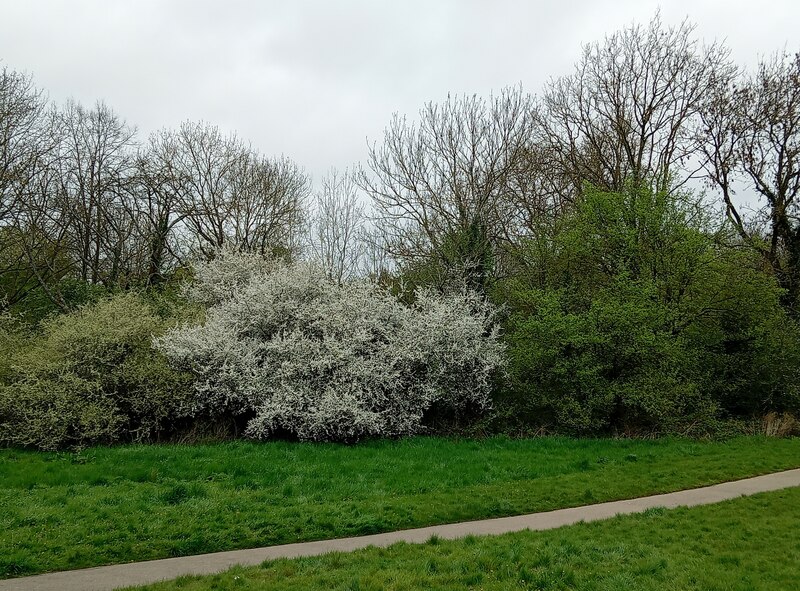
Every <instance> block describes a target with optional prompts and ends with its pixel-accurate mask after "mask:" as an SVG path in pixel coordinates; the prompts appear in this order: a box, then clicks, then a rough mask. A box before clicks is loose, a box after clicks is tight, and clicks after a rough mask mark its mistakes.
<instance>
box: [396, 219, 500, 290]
mask: <svg viewBox="0 0 800 591" xmlns="http://www.w3.org/2000/svg"><path fill="white" fill-rule="evenodd" d="M494 273H495V253H494V246H493V244H492V241H491V240H490V237H489V233H488V228H487V227H486V224H485V223H484V222H482V221H481V220H479V219H475V220H472V221H471V222H470V223H469V224H467V225H466V226H465V227H464V228H461V229H458V230H453V231H450V232H448V233H446V234H445V235H444V236H443V238H442V241H441V244H439V245H437V246H436V247H435V248H431V249H430V252H428V253H427V255H426V256H422V257H420V258H418V259H415V260H413V261H410V262H406V263H405V264H404V265H403V266H402V267H401V278H400V281H401V283H402V287H403V288H404V289H402V292H403V296H404V298H405V299H406V300H407V301H413V293H414V291H415V290H416V289H417V288H419V287H435V288H437V289H439V290H442V291H460V290H463V289H465V288H466V289H469V290H472V291H475V292H477V293H484V292H485V291H486V290H487V289H488V288H489V287H490V285H491V282H492V278H493V276H494Z"/></svg>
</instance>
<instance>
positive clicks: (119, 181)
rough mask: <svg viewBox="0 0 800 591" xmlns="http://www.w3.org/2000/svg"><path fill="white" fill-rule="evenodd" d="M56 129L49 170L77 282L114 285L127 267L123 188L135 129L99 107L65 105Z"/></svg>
mask: <svg viewBox="0 0 800 591" xmlns="http://www.w3.org/2000/svg"><path fill="white" fill-rule="evenodd" d="M57 124H58V129H57V133H59V135H60V139H61V141H60V143H59V147H58V152H59V153H58V158H57V160H56V162H55V166H57V167H58V170H59V178H60V188H59V193H60V194H61V198H62V200H63V207H64V208H65V210H66V211H68V212H69V214H70V218H69V226H70V228H69V229H70V233H71V235H72V240H73V256H74V257H75V262H76V264H77V265H78V269H79V270H78V278H79V279H81V280H82V281H88V282H90V283H104V284H114V283H116V282H117V280H118V279H119V278H120V275H121V274H122V272H123V268H124V267H126V265H127V262H128V260H127V259H128V257H129V255H130V253H129V252H128V251H127V249H128V247H129V246H130V244H129V243H128V238H129V237H130V236H131V235H132V233H133V227H134V224H135V220H134V218H133V213H132V212H133V208H132V204H131V195H130V187H129V182H130V176H131V173H132V166H133V156H132V155H133V149H134V147H135V144H134V133H135V130H134V129H133V128H131V127H129V126H128V125H127V124H126V123H125V122H124V121H122V120H121V119H120V118H119V117H118V116H117V115H116V113H114V112H113V111H112V110H111V109H110V108H109V107H108V106H107V105H105V104H104V103H98V104H97V105H96V106H95V108H94V109H86V108H84V107H83V106H81V105H80V104H78V103H76V102H74V101H70V102H68V103H67V104H66V105H65V107H64V108H63V109H62V110H61V111H60V112H59V113H58V118H57Z"/></svg>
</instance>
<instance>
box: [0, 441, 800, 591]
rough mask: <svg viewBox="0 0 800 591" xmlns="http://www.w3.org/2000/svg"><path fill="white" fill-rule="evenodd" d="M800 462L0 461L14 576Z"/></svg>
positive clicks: (608, 444)
mask: <svg viewBox="0 0 800 591" xmlns="http://www.w3.org/2000/svg"><path fill="white" fill-rule="evenodd" d="M798 466H800V439H765V438H739V439H734V440H730V441H726V442H708V443H701V442H691V441H684V440H666V439H665V440H657V441H631V440H608V439H606V440H574V439H566V438H541V439H531V440H510V439H505V438H493V439H488V440H483V441H470V440H453V439H436V438H417V439H410V440H404V441H396V442H393V441H379V442H370V443H365V444H362V445H357V446H349V447H348V446H341V445H312V444H291V443H277V442H276V443H266V444H254V443H246V442H236V443H226V444H220V445H209V446H175V445H170V446H167V445H165V446H128V447H116V448H94V449H90V450H87V451H85V452H83V453H81V454H47V453H36V452H22V451H16V450H2V451H0V576H2V577H12V576H20V575H27V574H34V573H39V572H45V571H53V570H65V569H72V568H81V567H87V566H96V565H101V564H111V563H119V562H128V561H134V560H148V559H154V558H164V557H169V556H180V555H187V554H197V553H202V552H213V551H220V550H231V549H237V548H247V547H256V546H262V545H272V544H280V543H286V542H293V541H302V540H313V539H324V538H333V537H341V536H349V535H359V534H367V533H376V532H380V531H389V530H393V529H401V528H407V527H417V526H423V525H432V524H436V523H446V522H454V521H462V520H468V519H479V518H485V517H496V516H501V515H512V514H519V513H528V512H535V511H544V510H549V509H555V508H559V507H568V506H575V505H582V504H588V503H595V502H600V501H607V500H612V499H620V498H628V497H635V496H642V495H647V494H653V493H657V492H667V491H672V490H678V489H682V488H691V487H695V486H702V485H706V484H711V483H714V482H720V481H724V480H732V479H736V478H742V477H745V476H750V475H754V474H761V473H765V472H771V471H776V470H781V469H786V468H794V467H798Z"/></svg>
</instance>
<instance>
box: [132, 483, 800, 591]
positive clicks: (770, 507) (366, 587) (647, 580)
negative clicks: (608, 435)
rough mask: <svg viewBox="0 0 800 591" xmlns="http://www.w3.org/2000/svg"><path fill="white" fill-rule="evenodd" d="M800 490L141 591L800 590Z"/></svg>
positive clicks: (289, 563) (369, 552)
mask: <svg viewBox="0 0 800 591" xmlns="http://www.w3.org/2000/svg"><path fill="white" fill-rule="evenodd" d="M798 527H800V489H788V490H785V491H779V492H773V493H764V494H759V495H755V496H753V497H746V498H740V499H736V500H734V501H727V502H724V503H719V504H716V505H708V506H705V507H696V508H693V509H685V508H684V509H674V510H670V511H666V510H664V509H651V510H649V511H647V512H646V513H643V514H639V515H628V516H625V517H617V518H614V519H611V520H608V521H601V522H594V523H588V524H578V525H574V526H570V527H566V528H562V529H558V530H551V531H546V532H521V533H515V534H506V535H503V536H497V537H481V538H475V537H468V538H464V539H462V540H456V541H442V540H435V539H434V540H431V541H430V542H429V543H428V544H427V545H423V546H414V545H409V544H402V543H401V544H395V545H393V546H391V547H389V548H368V549H366V550H360V551H357V552H353V553H350V554H328V555H325V556H320V557H314V558H301V559H293V560H277V561H273V562H267V563H265V564H264V565H263V566H262V567H256V568H235V569H232V570H229V571H227V572H225V573H222V574H220V575H213V576H208V577H181V578H180V579H177V580H175V581H170V582H165V583H159V584H156V585H152V586H148V587H141V588H139V589H140V591H144V590H145V589H147V590H149V591H177V590H182V591H211V590H221V589H240V590H242V591H256V590H267V589H281V590H282V591H301V590H315V591H316V590H317V589H331V590H332V591H338V590H341V591H354V590H359V591H377V590H384V589H385V590H392V591H402V590H410V589H429V590H438V591H449V590H462V589H483V590H486V591H490V590H500V589H502V590H507V589H537V590H566V589H569V590H573V591H618V590H620V589H625V590H627V591H662V590H663V589H670V590H671V591H681V590H687V591H688V590H692V591H700V590H703V591H766V590H776V591H787V590H789V589H797V584H798V581H800V536H798V535H797V530H798Z"/></svg>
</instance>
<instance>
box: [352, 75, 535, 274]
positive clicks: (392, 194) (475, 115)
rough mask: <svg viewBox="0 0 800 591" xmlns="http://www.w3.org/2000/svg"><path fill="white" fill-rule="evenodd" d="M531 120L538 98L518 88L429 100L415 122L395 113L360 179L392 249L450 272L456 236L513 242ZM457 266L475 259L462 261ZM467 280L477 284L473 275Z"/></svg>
mask: <svg viewBox="0 0 800 591" xmlns="http://www.w3.org/2000/svg"><path fill="white" fill-rule="evenodd" d="M531 125H532V101H531V99H530V97H529V96H527V95H525V94H524V93H523V92H522V90H521V89H520V88H513V89H507V90H504V91H503V92H501V94H500V95H499V96H493V97H490V98H489V99H488V100H484V99H481V98H478V97H477V96H462V97H448V99H447V100H446V101H445V102H444V103H442V104H436V103H428V104H427V105H425V107H424V108H423V109H422V110H421V112H420V120H419V122H418V123H416V124H415V123H410V122H408V121H407V120H406V119H405V118H401V117H399V116H397V115H395V116H394V118H393V119H392V122H391V124H390V126H389V127H388V128H387V129H386V130H385V132H384V139H383V144H382V145H380V146H377V145H375V144H374V145H373V146H372V147H371V149H370V152H369V172H366V171H364V172H363V173H362V176H361V184H362V186H363V188H364V189H365V190H366V192H367V193H368V194H369V195H370V197H371V198H372V202H373V204H374V206H375V209H376V215H377V217H378V219H379V223H380V225H381V226H382V230H383V231H384V233H385V234H386V236H387V243H386V246H387V248H388V249H389V251H390V253H391V254H392V255H393V256H394V257H395V258H397V259H398V260H399V261H402V262H406V263H410V262H419V261H420V260H421V261H422V262H423V263H431V262H432V263H434V264H437V265H442V266H444V267H446V268H448V271H447V272H446V273H445V275H447V276H450V275H452V273H450V271H452V269H451V268H450V266H451V263H452V261H451V260H448V258H447V256H446V255H445V254H444V250H443V245H444V243H445V242H446V241H448V240H451V239H452V237H453V236H456V235H461V234H463V233H465V232H467V233H468V232H470V231H471V230H470V229H471V228H476V227H479V228H481V229H482V230H481V231H482V232H485V240H486V242H487V244H488V247H489V248H491V249H492V250H496V249H498V248H499V247H500V246H501V245H502V244H503V243H504V242H507V241H509V240H511V239H512V236H513V235H514V234H515V225H516V224H517V223H518V219H517V215H516V208H515V205H514V202H515V198H518V197H519V196H518V195H516V196H515V195H513V193H514V192H515V191H516V190H517V189H519V187H520V186H521V185H519V184H518V183H516V180H518V178H517V173H518V171H519V166H520V164H521V162H522V159H523V157H524V155H525V152H526V150H527V149H528V142H529V138H530V135H531ZM370 173H371V174H370ZM481 248H483V245H481ZM463 254H464V256H466V257H467V258H468V259H470V260H471V259H472V258H474V256H475V253H471V252H470V253H463ZM478 256H481V255H478ZM457 267H458V268H460V269H461V270H462V271H464V270H468V269H471V268H472V267H473V264H472V263H471V262H470V261H459V262H458V264H457ZM462 279H464V281H466V283H467V284H470V285H475V281H474V280H473V279H474V278H468V277H463V278H462ZM482 287H483V286H481V288H482Z"/></svg>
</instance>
